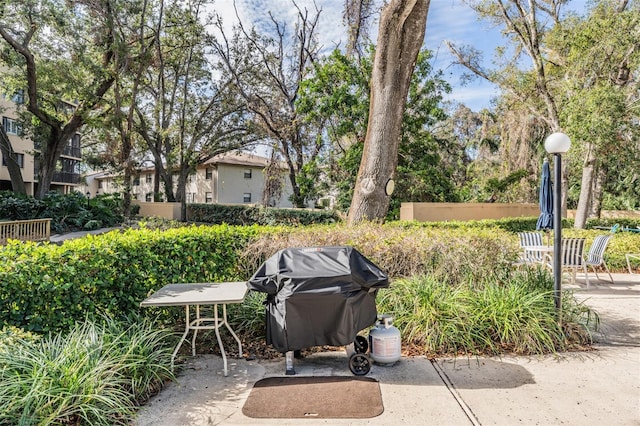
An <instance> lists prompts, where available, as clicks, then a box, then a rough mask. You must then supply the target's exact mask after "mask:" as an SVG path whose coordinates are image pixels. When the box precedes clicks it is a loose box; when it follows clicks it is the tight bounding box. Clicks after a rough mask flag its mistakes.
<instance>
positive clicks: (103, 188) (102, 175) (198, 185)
mask: <svg viewBox="0 0 640 426" xmlns="http://www.w3.org/2000/svg"><path fill="white" fill-rule="evenodd" d="M269 161H270V160H269V159H268V158H265V157H261V156H259V155H256V154H251V153H246V152H232V153H225V154H221V155H218V156H215V157H213V158H211V159H210V160H208V161H206V162H204V163H202V164H200V165H199V166H198V167H197V169H196V173H195V174H193V175H191V176H190V177H189V181H188V183H187V188H186V201H187V203H202V204H205V203H212V204H260V203H262V198H263V191H264V186H265V176H264V170H265V168H266V167H267V165H268V164H269ZM283 172H284V170H283ZM154 175H155V173H154V168H153V167H148V168H143V169H141V170H139V171H138V173H137V174H136V176H135V177H134V180H133V185H132V197H133V198H134V199H136V200H138V201H144V202H153V201H154V200H153V187H154V182H153V180H154V178H155V176H154ZM121 180H122V177H121V176H118V175H114V174H110V173H106V172H99V173H94V174H89V175H86V176H85V181H86V187H83V189H84V191H85V192H87V193H88V194H89V196H95V195H96V194H105V193H114V192H120V191H122V182H121ZM175 181H177V177H176V178H175V179H174V182H175ZM282 183H283V185H284V187H283V191H282V194H281V196H280V197H279V198H278V199H277V200H275V199H274V200H272V203H271V204H272V206H273V207H293V205H292V203H291V201H290V200H289V197H290V195H291V194H292V190H291V184H290V182H289V180H288V179H287V178H286V177H285V176H283V179H282ZM160 190H161V191H162V190H163V185H162V184H161V185H160ZM174 190H175V188H174ZM163 198H164V199H166V197H163Z"/></svg>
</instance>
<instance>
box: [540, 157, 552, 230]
mask: <svg viewBox="0 0 640 426" xmlns="http://www.w3.org/2000/svg"><path fill="white" fill-rule="evenodd" d="M539 203H540V216H539V217H538V222H537V223H536V230H538V231H540V230H543V231H545V232H548V231H549V229H552V228H553V184H552V183H551V171H550V170H549V161H548V160H547V159H546V158H545V159H544V163H543V164H542V176H541V177H540V197H539Z"/></svg>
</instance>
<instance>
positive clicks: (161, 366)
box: [0, 320, 173, 425]
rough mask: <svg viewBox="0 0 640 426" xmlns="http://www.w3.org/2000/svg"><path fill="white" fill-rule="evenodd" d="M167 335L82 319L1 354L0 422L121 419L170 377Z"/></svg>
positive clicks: (98, 422) (120, 421)
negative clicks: (61, 331) (65, 330)
mask: <svg viewBox="0 0 640 426" xmlns="http://www.w3.org/2000/svg"><path fill="white" fill-rule="evenodd" d="M168 336H169V334H168V333H167V332H166V331H164V330H158V329H157V327H156V326H153V325H151V324H150V323H148V322H143V323H135V324H134V325H126V324H120V323H116V322H114V321H112V320H108V321H107V323H106V324H96V323H93V322H86V323H83V324H80V325H77V326H75V327H74V328H73V329H72V330H71V331H70V332H69V333H68V334H66V335H55V336H48V337H44V338H43V339H41V340H39V341H36V342H32V341H27V340H18V341H16V342H14V343H13V344H12V346H11V350H6V351H0V406H1V407H2V410H0V424H21V425H31V424H43V425H45V424H90V425H113V424H128V418H130V416H132V415H133V414H134V412H135V410H134V408H135V406H136V404H137V402H138V401H140V400H142V399H145V398H147V397H148V396H149V395H150V394H151V393H154V392H157V390H158V389H159V387H160V386H162V383H163V382H164V381H165V380H167V379H171V378H173V375H172V373H171V372H170V371H169V370H168V369H167V366H168V365H169V364H170V360H171V347H170V346H169V345H168V344H167V343H168V341H169V339H168Z"/></svg>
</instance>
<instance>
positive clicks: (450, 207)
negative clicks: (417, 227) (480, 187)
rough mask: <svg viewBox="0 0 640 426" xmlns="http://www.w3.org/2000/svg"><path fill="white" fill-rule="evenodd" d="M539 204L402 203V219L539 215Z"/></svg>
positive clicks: (478, 218) (467, 218) (470, 218)
mask: <svg viewBox="0 0 640 426" xmlns="http://www.w3.org/2000/svg"><path fill="white" fill-rule="evenodd" d="M539 214H540V209H539V208H538V205H537V204H516V203H402V204H401V205H400V220H416V221H418V222H438V221H447V220H480V219H501V218H505V217H528V216H538V215H539Z"/></svg>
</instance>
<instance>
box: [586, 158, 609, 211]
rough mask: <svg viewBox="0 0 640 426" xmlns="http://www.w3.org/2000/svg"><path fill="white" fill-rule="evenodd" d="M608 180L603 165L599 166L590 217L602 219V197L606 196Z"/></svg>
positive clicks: (594, 181) (594, 182)
mask: <svg viewBox="0 0 640 426" xmlns="http://www.w3.org/2000/svg"><path fill="white" fill-rule="evenodd" d="M606 178H607V173H606V171H605V170H604V169H603V167H602V164H601V163H599V164H598V168H597V170H596V177H595V179H594V180H593V188H592V190H591V208H590V211H589V217H595V218H600V214H601V213H602V196H603V194H604V181H605V179H606Z"/></svg>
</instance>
